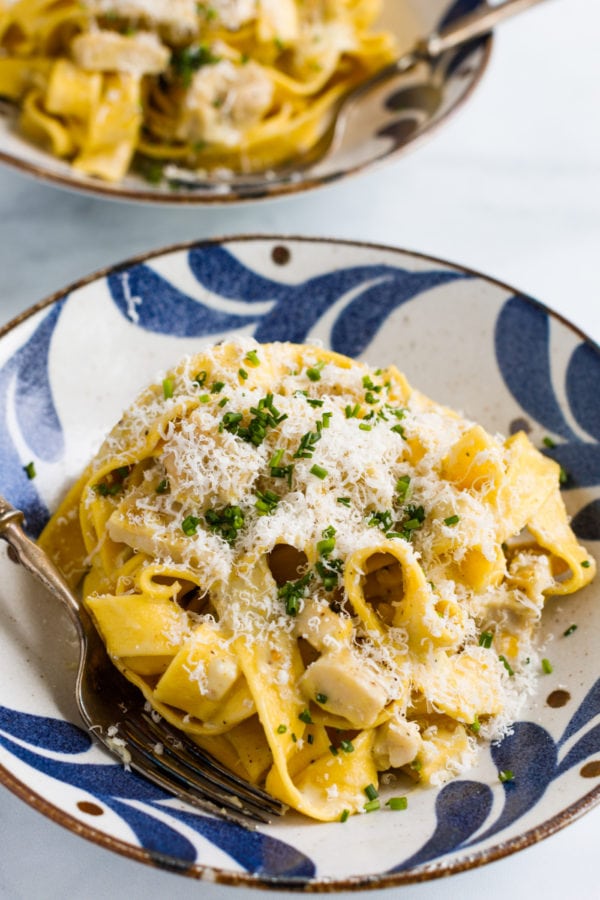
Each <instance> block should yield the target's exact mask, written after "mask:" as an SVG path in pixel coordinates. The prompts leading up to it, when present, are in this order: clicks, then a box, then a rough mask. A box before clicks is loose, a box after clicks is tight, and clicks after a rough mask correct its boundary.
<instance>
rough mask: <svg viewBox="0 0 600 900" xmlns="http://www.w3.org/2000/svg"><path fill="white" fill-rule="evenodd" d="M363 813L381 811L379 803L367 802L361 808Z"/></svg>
mask: <svg viewBox="0 0 600 900" xmlns="http://www.w3.org/2000/svg"><path fill="white" fill-rule="evenodd" d="M363 809H364V811H365V812H368V813H370V812H375V811H376V810H378V809H381V801H379V800H367V802H366V803H365V805H364V807H363Z"/></svg>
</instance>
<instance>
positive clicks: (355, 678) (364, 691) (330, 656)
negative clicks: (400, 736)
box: [300, 648, 387, 728]
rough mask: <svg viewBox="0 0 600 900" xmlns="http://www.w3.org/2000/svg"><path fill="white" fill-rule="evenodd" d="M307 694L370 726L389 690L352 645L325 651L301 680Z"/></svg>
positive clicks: (357, 723) (354, 721)
mask: <svg viewBox="0 0 600 900" xmlns="http://www.w3.org/2000/svg"><path fill="white" fill-rule="evenodd" d="M300 686H301V688H302V691H303V693H304V695H305V696H306V697H307V698H308V699H309V700H314V701H315V702H316V703H318V704H319V705H320V706H322V707H323V709H325V710H327V712H330V713H333V714H334V715H336V716H342V717H343V718H344V719H347V720H348V722H350V724H351V725H353V726H354V727H355V728H369V727H370V726H371V725H373V724H374V722H375V720H376V719H377V716H378V715H379V713H380V712H381V710H382V709H383V707H384V706H385V704H386V701H387V692H386V690H385V688H384V687H383V685H382V684H380V682H379V681H378V680H377V679H376V678H375V676H374V675H373V673H372V672H370V671H369V670H368V669H365V667H364V666H363V665H361V662H360V660H359V659H357V658H356V657H355V656H354V655H353V654H352V653H351V651H350V650H349V649H347V648H342V649H341V650H334V651H331V652H327V653H324V654H323V655H322V656H320V657H319V659H317V660H316V661H315V662H314V663H312V664H311V665H310V666H309V667H308V669H307V670H306V672H305V673H304V675H303V676H302V678H301V680H300Z"/></svg>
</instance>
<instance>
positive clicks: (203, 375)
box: [193, 370, 208, 387]
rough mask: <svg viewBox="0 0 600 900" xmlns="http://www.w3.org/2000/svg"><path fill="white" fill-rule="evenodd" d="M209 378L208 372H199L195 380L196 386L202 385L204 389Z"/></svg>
mask: <svg viewBox="0 0 600 900" xmlns="http://www.w3.org/2000/svg"><path fill="white" fill-rule="evenodd" d="M207 378H208V372H206V371H204V370H203V371H202V372H198V374H197V375H195V376H194V379H193V380H194V381H195V382H196V384H198V385H200V387H204V384H205V382H206V379H207Z"/></svg>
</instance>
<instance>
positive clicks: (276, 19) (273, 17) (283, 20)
mask: <svg viewBox="0 0 600 900" xmlns="http://www.w3.org/2000/svg"><path fill="white" fill-rule="evenodd" d="M258 5H259V15H260V27H259V32H258V33H259V37H260V39H261V40H262V41H269V40H271V41H272V40H276V41H281V42H282V43H284V44H287V43H289V42H291V41H295V40H297V38H298V33H299V27H300V23H299V21H298V8H297V6H296V3H295V2H294V0H258Z"/></svg>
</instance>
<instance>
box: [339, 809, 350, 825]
mask: <svg viewBox="0 0 600 900" xmlns="http://www.w3.org/2000/svg"><path fill="white" fill-rule="evenodd" d="M349 818H350V810H349V809H344V810H343V811H342V814H341V816H340V822H347V821H348V819H349Z"/></svg>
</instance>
